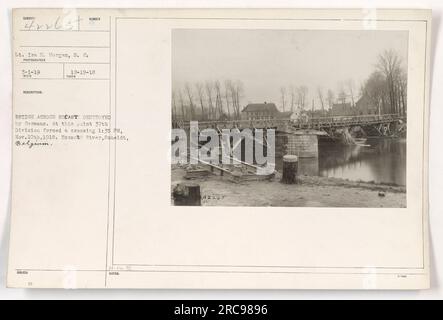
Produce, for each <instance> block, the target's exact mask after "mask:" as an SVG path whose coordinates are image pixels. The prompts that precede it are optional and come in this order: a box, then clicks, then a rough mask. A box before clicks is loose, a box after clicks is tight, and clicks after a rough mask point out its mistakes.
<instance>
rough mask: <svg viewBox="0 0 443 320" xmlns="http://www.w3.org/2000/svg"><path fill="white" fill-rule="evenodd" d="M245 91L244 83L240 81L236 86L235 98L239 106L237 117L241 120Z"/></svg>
mask: <svg viewBox="0 0 443 320" xmlns="http://www.w3.org/2000/svg"><path fill="white" fill-rule="evenodd" d="M243 90H244V88H243V82H241V81H240V80H237V81H236V86H235V98H236V99H235V102H236V104H237V113H238V115H237V117H238V118H239V119H240V106H241V103H240V99H241V97H242V96H243Z"/></svg>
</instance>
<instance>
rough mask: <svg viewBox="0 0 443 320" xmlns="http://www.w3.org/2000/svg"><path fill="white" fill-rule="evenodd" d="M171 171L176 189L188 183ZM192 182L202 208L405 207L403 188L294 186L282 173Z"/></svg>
mask: <svg viewBox="0 0 443 320" xmlns="http://www.w3.org/2000/svg"><path fill="white" fill-rule="evenodd" d="M171 170H172V171H171V177H172V185H173V186H174V185H176V184H178V183H180V182H182V181H189V180H186V179H184V176H185V174H186V171H185V169H184V168H180V167H178V166H173V167H172V168H171ZM192 181H193V182H196V183H198V184H200V187H201V194H202V205H203V206H272V207H355V208H365V207H370V208H378V207H384V208H404V207H406V190H405V188H404V187H400V186H391V185H383V184H375V183H366V182H355V181H348V180H343V179H337V178H325V177H316V176H300V177H299V183H298V184H295V185H285V184H283V183H281V182H280V175H279V174H277V175H276V177H275V178H273V179H271V180H269V181H248V182H240V183H234V182H231V181H229V180H228V179H226V178H223V177H220V176H216V175H209V176H208V177H204V178H198V179H193V180H192ZM380 193H383V194H384V196H380V195H379V194H380Z"/></svg>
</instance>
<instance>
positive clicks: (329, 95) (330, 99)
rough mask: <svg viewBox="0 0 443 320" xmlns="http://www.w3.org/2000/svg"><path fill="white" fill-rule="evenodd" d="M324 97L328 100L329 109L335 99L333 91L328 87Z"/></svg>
mask: <svg viewBox="0 0 443 320" xmlns="http://www.w3.org/2000/svg"><path fill="white" fill-rule="evenodd" d="M326 99H327V100H328V107H329V109H331V108H332V105H333V104H334V99H335V96H334V92H333V91H332V90H331V89H328V94H327V98H326Z"/></svg>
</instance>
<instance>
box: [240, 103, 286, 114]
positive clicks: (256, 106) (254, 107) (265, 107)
mask: <svg viewBox="0 0 443 320" xmlns="http://www.w3.org/2000/svg"><path fill="white" fill-rule="evenodd" d="M265 111H267V112H273V113H274V112H275V113H277V112H278V109H277V107H276V106H275V104H274V103H272V102H271V103H266V102H265V103H250V104H248V105H247V106H246V107H244V109H243V110H242V112H265Z"/></svg>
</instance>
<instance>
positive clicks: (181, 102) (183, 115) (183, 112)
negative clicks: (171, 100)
mask: <svg viewBox="0 0 443 320" xmlns="http://www.w3.org/2000/svg"><path fill="white" fill-rule="evenodd" d="M178 100H179V101H180V106H181V109H182V118H183V120H185V119H186V112H185V100H184V99H183V94H182V91H181V90H180V89H178Z"/></svg>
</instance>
